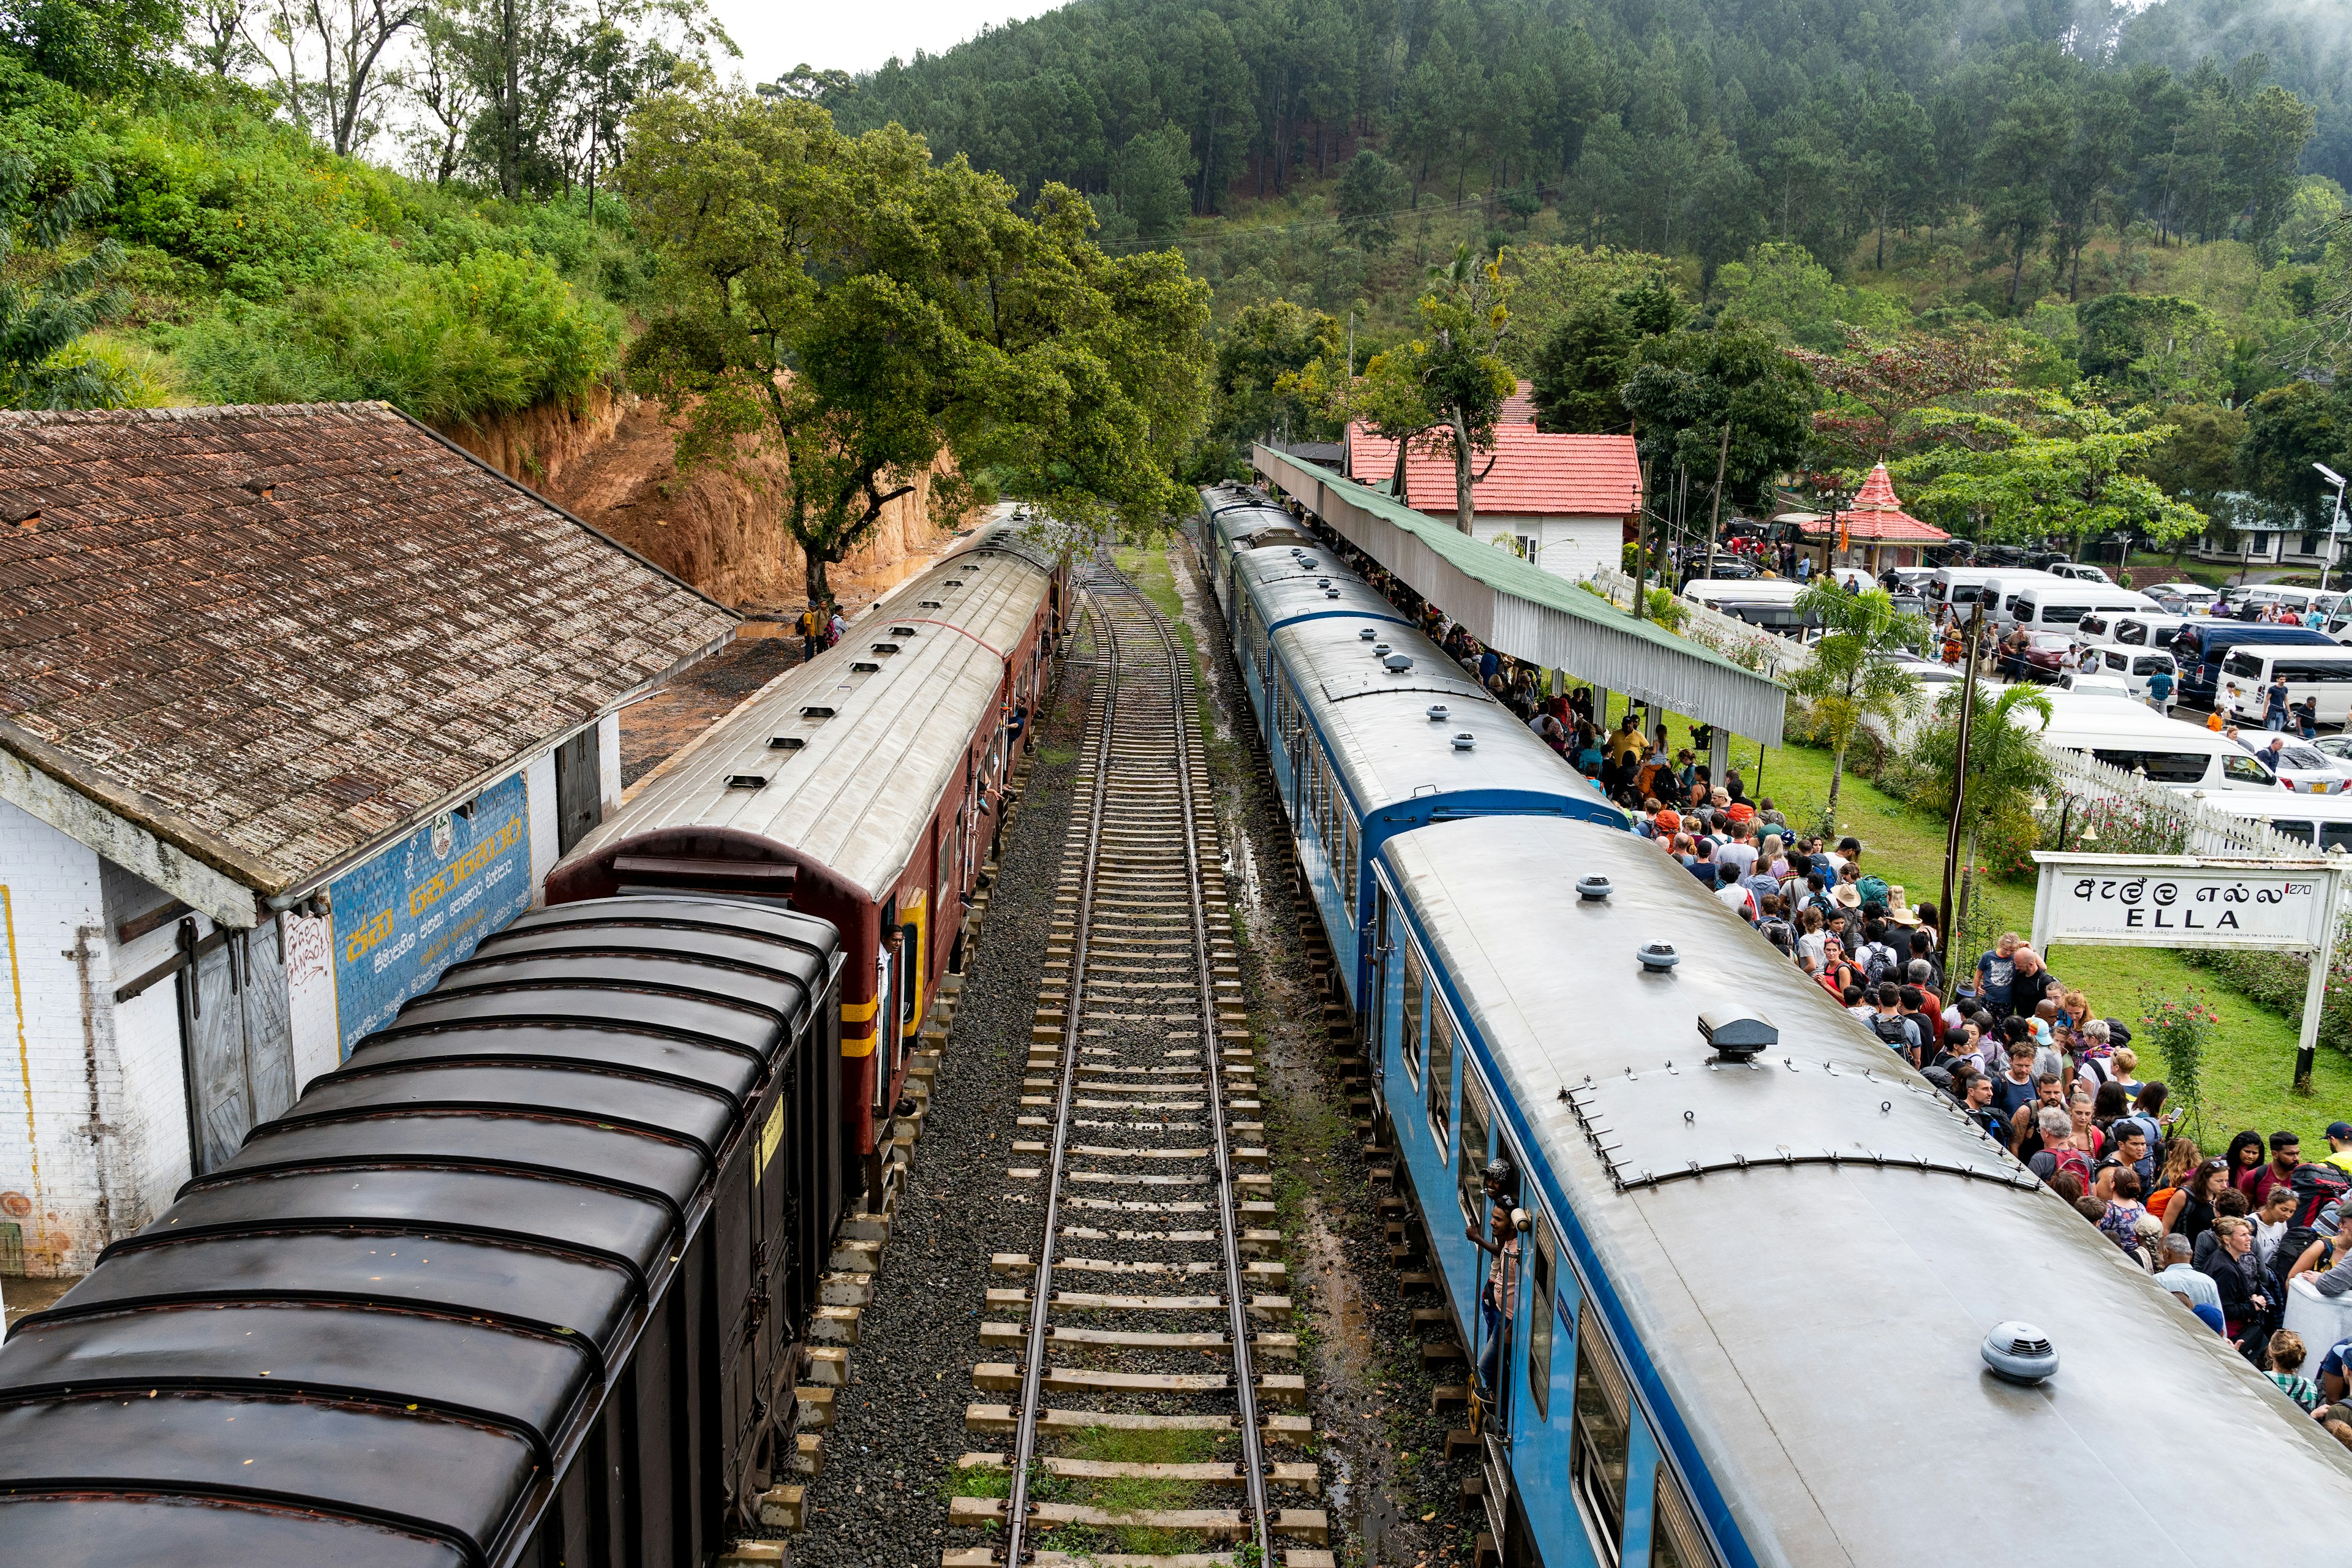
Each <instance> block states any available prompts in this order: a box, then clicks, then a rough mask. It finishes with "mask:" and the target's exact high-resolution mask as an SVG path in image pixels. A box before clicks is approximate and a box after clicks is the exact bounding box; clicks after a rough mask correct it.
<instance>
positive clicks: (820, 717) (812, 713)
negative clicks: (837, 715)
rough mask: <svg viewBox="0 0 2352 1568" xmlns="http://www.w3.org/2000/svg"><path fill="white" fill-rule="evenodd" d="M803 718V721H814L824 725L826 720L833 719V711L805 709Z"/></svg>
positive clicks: (802, 714) (802, 713) (802, 711)
mask: <svg viewBox="0 0 2352 1568" xmlns="http://www.w3.org/2000/svg"><path fill="white" fill-rule="evenodd" d="M801 717H802V718H803V719H814V720H815V721H818V722H819V723H823V722H824V721H825V720H827V719H830V718H832V717H833V710H832V709H830V708H803V709H802V710H801Z"/></svg>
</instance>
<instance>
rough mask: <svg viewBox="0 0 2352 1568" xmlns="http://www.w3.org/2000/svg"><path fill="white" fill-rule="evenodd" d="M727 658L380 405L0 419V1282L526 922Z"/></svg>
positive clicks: (603, 543) (130, 1205)
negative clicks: (637, 718) (624, 713)
mask: <svg viewBox="0 0 2352 1568" xmlns="http://www.w3.org/2000/svg"><path fill="white" fill-rule="evenodd" d="M735 626H736V616H735V615H734V614H733V612H731V611H730V610H729V609H727V608H726V607H725V606H724V605H719V604H716V603H714V602H713V601H711V600H710V599H708V598H706V597H704V596H703V595H701V594H698V593H697V592H696V591H695V590H693V589H692V588H690V587H688V585H687V584H684V583H681V582H679V581H678V580H677V579H676V578H674V577H672V576H671V575H669V574H667V573H666V572H663V571H661V570H659V569H658V568H656V567H655V566H654V565H653V564H652V563H649V562H646V561H644V560H641V559H640V558H638V557H637V556H635V555H634V554H632V553H630V552H628V551H627V550H625V549H624V548H622V547H621V546H620V545H619V544H617V543H615V542H614V541H612V540H611V539H608V538H606V537H605V536H604V535H603V534H601V533H598V532H596V531H594V530H593V529H591V528H589V527H588V526H587V525H586V524H584V523H583V522H581V521H579V520H578V519H576V518H574V517H572V515H571V514H570V513H568V512H565V511H563V510H561V509H559V508H558V507H556V506H555V505H554V504H553V503H551V502H550V501H548V500H545V499H544V498H542V497H541V496H539V495H538V494H536V493H534V492H533V491H531V490H530V489H526V488H525V487H524V486H522V485H520V484H518V483H516V482H515V481H513V480H512V479H508V478H507V477H506V476H505V475H504V474H501V473H499V472H498V471H497V470H496V469H494V468H488V467H487V466H486V465H484V464H483V463H481V462H479V461H478V460H477V459H476V458H473V457H471V456H470V455H468V454H467V453H466V452H464V451H461V450H459V449H458V448H457V447H455V446H453V445H452V444H450V443H449V442H447V441H446V440H444V439H443V438H442V437H439V436H437V435H436V434H435V433H434V432H432V431H431V430H428V429H426V428H425V426H422V425H418V424H416V423H415V422H414V421H412V420H410V419H408V418H406V417H404V416H402V415H400V414H398V413H395V412H394V410H393V409H392V408H391V407H390V406H388V405H384V404H381V403H351V404H314V405H300V406H293V407H275V408H168V409H152V410H120V411H111V412H102V413H68V414H43V413H0V938H5V940H0V1038H5V1039H7V1040H8V1041H9V1042H10V1044H11V1046H12V1047H14V1052H15V1057H16V1059H15V1060H14V1061H12V1062H11V1063H10V1064H9V1067H8V1068H7V1070H6V1071H5V1073H0V1272H6V1273H32V1274H37V1275H57V1274H67V1275H70V1274H78V1273H80V1272H82V1271H83V1270H85V1269H87V1268H89V1265H90V1263H91V1261H92V1260H93V1259H94V1258H95V1257H96V1255H97V1253H98V1251H99V1249H100V1248H101V1247H105V1246H106V1245H107V1244H108V1243H109V1242H111V1241H114V1240H117V1239H119V1238H120V1237H125V1236H128V1235H130V1234H131V1232H132V1231H135V1230H137V1229H139V1228H140V1227H141V1226H143V1225H145V1224H146V1223H147V1221H148V1220H150V1219H152V1217H153V1216H154V1215H156V1214H157V1213H159V1212H161V1211H162V1210H163V1208H164V1207H165V1206H167V1205H169V1204H170V1203H171V1202H172V1198H173V1192H174V1191H175V1189H177V1188H178V1187H179V1185H180V1184H181V1183H183V1182H184V1181H186V1180H187V1179H188V1177H189V1176H190V1174H191V1173H194V1174H198V1175H201V1174H203V1173H205V1172H207V1171H209V1170H211V1169H213V1168H214V1167H215V1166H217V1165H218V1164H219V1163H221V1162H222V1161H223V1160H225V1159H226V1158H227V1157H228V1156H229V1155H230V1154H232V1153H234V1152H236V1149H237V1147H238V1145H239V1144H240V1143H241V1142H242V1141H243V1139H244V1137H245V1134H246V1133H247V1131H250V1130H251V1129H252V1128H253V1127H254V1126H255V1125H256V1124H257V1123H258V1122H260V1121H266V1120H268V1119H269V1118H271V1117H274V1116H277V1115H278V1114H279V1113H280V1112H282V1111H283V1110H285V1109H286V1107H287V1105H288V1104H289V1103H290V1102H291V1101H292V1100H293V1098H294V1096H295V1094H296V1093H297V1092H298V1091H299V1089H300V1088H301V1087H302V1085H303V1084H304V1083H305V1082H306V1081H307V1080H309V1079H311V1078H313V1077H315V1076H317V1075H318V1074H319V1073H320V1072H322V1071H325V1070H326V1069H328V1068H332V1067H334V1066H335V1065H336V1064H337V1063H338V1062H340V1061H341V1059H342V1057H343V1055H344V1053H345V1052H346V1051H348V1050H349V1049H350V1047H351V1045H352V1041H353V1040H355V1039H356V1038H357V1037H359V1036H360V1035H362V1034H364V1033H366V1032H367V1031H368V1030H369V1029H372V1028H374V1027H377V1026H380V1025H382V1024H383V1023H384V1022H386V1021H387V1020H388V1019H389V1018H390V1017H391V1016H392V1014H393V1012H394V1010H395V1009H397V1007H398V1006H399V1005H400V1004H401V1003H402V1002H404V1001H405V1000H406V999H407V998H408V997H410V996H412V995H414V994H416V993H417V992H418V991H420V990H422V989H424V988H425V987H426V986H428V985H430V984H433V982H434V981H435V980H436V979H437V978H438V977H439V975H440V974H441V972H442V971H443V970H444V969H446V968H447V967H448V966H449V965H450V964H451V963H457V962H458V961H459V960H461V959H463V958H465V957H466V956H467V954H469V953H470V952H472V951H473V949H474V946H475V944H476V943H478V942H479V941H480V940H481V939H482V937H484V936H486V935H488V933H489V932H490V931H495V930H497V929H498V928H499V926H500V925H502V924H504V923H505V921H507V920H508V919H509V918H510V917H511V916H512V915H513V914H514V913H516V912H517V911H518V910H520V909H522V908H524V907H525V906H527V905H528V904H530V902H531V901H532V900H533V899H534V898H535V897H536V896H537V890H538V888H539V886H540V883H541V880H542V879H543V878H544V877H545V875H546V873H547V870H548V869H549V868H551V866H552V865H553V864H554V862H555V859H556V858H557V857H558V856H559V855H560V854H561V853H562V851H563V850H564V849H566V848H568V847H570V846H571V845H572V843H573V842H574V841H576V839H577V838H578V837H580V836H581V835H582V834H583V833H585V832H586V831H587V830H588V829H589V828H591V827H593V826H595V825H596V824H597V823H598V822H599V821H601V820H603V817H604V811H605V809H606V807H607V806H608V805H612V804H614V803H615V802H617V800H618V798H619V795H620V791H621V766H620V731H619V721H618V712H619V710H620V709H621V708H622V707H624V706H625V705H626V704H627V703H628V702H629V701H630V700H632V699H633V698H635V696H637V695H638V694H640V693H642V692H644V691H646V690H649V689H652V688H653V687H654V686H656V685H657V684H659V683H660V682H661V681H662V680H663V679H666V678H667V676H669V675H670V674H672V673H673V672H675V671H676V670H677V669H678V668H681V667H682V666H684V665H686V664H688V663H690V662H692V661H693V660H695V659H697V658H700V657H702V656H703V655H705V654H707V653H709V652H710V651H712V650H714V649H715V648H717V647H719V646H721V645H722V644H724V643H725V642H726V641H727V640H728V639H729V638H730V637H732V636H733V635H734V630H735ZM6 1555H7V1554H6V1553H5V1552H0V1557H5V1556H6Z"/></svg>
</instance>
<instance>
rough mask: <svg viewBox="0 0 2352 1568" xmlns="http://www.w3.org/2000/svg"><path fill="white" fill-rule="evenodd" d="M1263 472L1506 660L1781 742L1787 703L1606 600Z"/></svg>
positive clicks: (1379, 499) (1288, 461)
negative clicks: (1562, 672) (1564, 674)
mask: <svg viewBox="0 0 2352 1568" xmlns="http://www.w3.org/2000/svg"><path fill="white" fill-rule="evenodd" d="M1255 466H1256V468H1257V471H1258V472H1259V473H1261V474H1263V475H1265V478H1266V479H1268V480H1270V481H1271V482H1272V483H1273V484H1274V485H1276V487H1277V488H1278V489H1281V491H1282V492H1283V493H1284V494H1285V495H1286V496H1289V497H1290V498H1291V499H1292V500H1297V502H1299V504H1301V505H1302V506H1304V507H1306V508H1307V510H1308V511H1311V512H1313V513H1314V514H1315V515H1316V516H1317V517H1319V518H1321V519H1322V520H1323V521H1325V522H1326V523H1328V524H1329V525H1330V526H1331V528H1332V529H1334V530H1335V531H1338V533H1339V535H1340V537H1341V538H1343V539H1345V540H1347V541H1348V542H1349V543H1351V544H1353V545H1354V546H1355V547H1356V548H1357V549H1359V550H1360V551H1362V552H1364V553H1365V554H1367V555H1369V556H1370V557H1371V558H1372V559H1373V560H1375V561H1377V562H1379V563H1381V565H1382V566H1384V567H1386V568H1387V569H1388V570H1389V571H1391V572H1392V573H1394V574H1396V575H1397V576H1398V577H1399V578H1400V579H1402V581H1403V582H1404V583H1405V584H1407V585H1408V586H1410V587H1411V588H1412V590H1413V592H1415V593H1417V594H1419V595H1421V596H1422V597H1423V598H1424V599H1427V600H1429V601H1430V602H1431V603H1432V604H1434V605H1438V606H1440V607H1441V608H1443V609H1444V611H1445V613H1446V614H1447V615H1450V616H1453V617H1454V619H1455V620H1457V621H1459V622H1461V623H1462V624H1463V625H1464V626H1467V627H1468V628H1469V629H1470V633H1471V635H1472V636H1474V637H1476V638H1477V639H1478V640H1479V641H1480V642H1483V643H1485V644H1486V646H1487V647H1491V648H1494V649H1495V650H1496V651H1497V652H1499V653H1507V654H1508V655H1510V656H1511V657H1512V658H1517V659H1524V660H1526V661H1527V662H1528V663H1529V664H1536V665H1541V666H1542V667H1544V668H1547V669H1561V670H1565V671H1567V672H1568V673H1569V674H1570V676H1573V677H1574V678H1576V679H1579V680H1589V681H1591V682H1592V683H1594V684H1595V685H1597V686H1601V687H1605V688H1607V689H1610V690H1612V691H1623V692H1627V693H1630V694H1631V695H1633V696H1634V697H1636V698H1639V699H1642V700H1645V701H1656V702H1661V703H1664V705H1665V706H1666V707H1667V708H1669V709H1671V710H1674V711H1675V712H1677V713H1683V714H1687V715H1688V716H1690V717H1691V718H1693V719H1696V720H1698V721H1700V722H1702V723H1706V724H1714V725H1717V726H1720V727H1721V728H1723V729H1725V730H1728V731H1730V732H1731V733H1733V734H1735V735H1741V736H1745V737H1746V738H1748V739H1749V740H1751V741H1760V742H1763V743H1764V744H1766V745H1768V746H1777V745H1779V744H1780V725H1781V719H1782V715H1783V713H1784V712H1785V710H1786V708H1787V701H1788V693H1787V692H1786V691H1785V690H1783V689H1781V687H1780V684H1779V683H1778V682H1776V681H1774V680H1772V679H1769V678H1768V677H1766V676H1762V675H1759V674H1757V673H1756V672H1755V671H1753V670H1748V669H1743V668H1740V667H1739V666H1738V665H1736V664H1734V663H1732V662H1731V661H1730V660H1729V659H1727V658H1724V657H1723V656H1722V655H1720V654H1717V653H1714V652H1712V651H1710V650H1708V649H1706V648H1705V647H1700V646H1699V645H1698V644H1696V643H1694V642H1689V641H1686V640H1685V639H1684V638H1682V637H1676V636H1675V635H1674V634H1673V633H1672V632H1669V631H1666V630H1664V629H1663V628H1661V627H1659V626H1657V625H1655V624H1654V623H1653V622H1650V621H1643V620H1635V619H1633V617H1632V616H1629V615H1627V614H1626V613H1625V612H1624V611H1622V610H1620V609H1618V608H1617V607H1616V606H1615V605H1612V604H1610V603H1609V601H1607V600H1606V599H1603V598H1601V596H1600V595H1597V594H1590V593H1587V592H1585V590H1584V589H1582V588H1580V587H1579V586H1577V585H1576V584H1573V583H1570V582H1569V581H1568V580H1567V579H1566V578H1563V577H1558V576H1555V575H1553V574H1551V573H1549V572H1546V571H1544V570H1542V569H1541V568H1539V567H1536V566H1531V565H1529V564H1528V563H1526V562H1524V561H1522V560H1520V559H1519V558H1518V557H1517V556H1516V555H1510V554H1507V553H1505V552H1502V551H1500V550H1497V549H1495V548H1494V547H1493V546H1491V545H1486V544H1481V543H1479V542H1477V541H1476V540H1475V539H1472V538H1471V537H1469V536H1468V535H1467V534H1465V533H1461V532H1458V531H1455V530H1454V528H1453V527H1452V525H1450V524H1448V523H1444V522H1441V521H1437V520H1436V519H1433V518H1428V517H1424V516H1423V515H1422V514H1421V513H1419V512H1417V511H1414V510H1412V508H1410V507H1407V506H1405V505H1403V504H1402V502H1400V501H1398V500H1396V499H1395V498H1394V497H1392V496H1385V495H1382V494H1381V493H1380V492H1379V491H1377V490H1374V489H1370V488H1368V487H1366V486H1363V485H1360V484H1357V483H1356V482H1355V481H1353V480H1351V479H1341V478H1339V476H1338V475H1336V474H1333V473H1331V472H1329V471H1328V470H1326V469H1321V468H1315V467H1313V466H1312V465H1310V464H1307V463H1302V462H1300V461H1298V460H1297V458H1292V457H1290V456H1289V455H1288V454H1286V453H1283V452H1278V451H1276V450H1275V449H1274V448H1272V447H1265V446H1263V445H1261V446H1259V447H1256V448H1255Z"/></svg>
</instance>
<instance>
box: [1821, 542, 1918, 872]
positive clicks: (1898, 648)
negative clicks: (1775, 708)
mask: <svg viewBox="0 0 2352 1568" xmlns="http://www.w3.org/2000/svg"><path fill="white" fill-rule="evenodd" d="M1797 608H1798V610H1799V611H1800V612H1801V613H1802V614H1803V615H1804V616H1806V617H1807V618H1808V619H1810V620H1812V621H1815V622H1817V623H1818V624H1819V625H1820V626H1821V628H1822V635H1821V637H1820V638H1819V639H1818V640H1817V641H1815V642H1814V644H1813V646H1812V648H1811V657H1810V658H1807V659H1806V661H1805V663H1804V664H1803V665H1802V666H1801V668H1799V669H1798V670H1797V671H1796V672H1795V674H1794V675H1792V676H1791V677H1790V681H1789V685H1790V689H1792V690H1793V691H1795V692H1796V694H1797V695H1798V696H1799V697H1801V698H1802V699H1803V700H1804V702H1805V727H1806V729H1807V731H1809V732H1810V733H1811V734H1812V735H1813V736H1814V737H1815V738H1816V739H1818V740H1822V741H1825V742H1828V743H1829V747H1830V751H1831V752H1832V754H1833V757H1834V760H1833V761H1832V763H1831V765H1830V799H1829V807H1828V819H1827V824H1826V826H1827V827H1829V828H1832V829H1834V827H1835V826H1836V825H1837V805H1838V788H1839V786H1840V785H1841V784H1843V783H1844V781H1845V752H1846V748H1847V747H1848V746H1850V745H1852V744H1853V737H1854V733H1855V731H1858V730H1860V729H1861V728H1862V725H1863V721H1864V720H1867V719H1878V720H1880V721H1884V722H1887V723H1889V724H1891V723H1893V722H1894V721H1895V720H1897V719H1899V718H1902V717H1904V716H1906V715H1907V714H1909V713H1910V712H1911V711H1912V710H1915V709H1916V707H1917V706H1918V703H1919V678H1918V677H1917V676H1916V675H1913V674H1912V673H1911V672H1910V671H1909V670H1906V669H1904V668H1901V667H1900V666H1899V665H1897V664H1896V663H1895V659H1896V658H1899V657H1900V656H1901V655H1903V654H1905V653H1907V652H1908V651H1909V650H1910V649H1911V648H1912V647H1915V646H1916V645H1917V643H1918V641H1919V639H1920V638H1921V637H1924V636H1925V635H1926V627H1925V626H1923V625H1922V624H1921V622H1920V620H1919V617H1918V616H1913V615H1907V614H1906V613H1904V612H1903V611H1901V610H1898V609H1896V608H1895V601H1894V600H1893V599H1892V598H1890V597H1888V596H1887V594H1886V591H1885V589H1883V588H1872V589H1869V590H1867V591H1865V592H1863V593H1858V594H1856V593H1849V592H1847V591H1846V590H1845V589H1843V588H1842V587H1840V586H1838V585H1837V584H1836V583H1835V582H1833V581H1822V582H1817V583H1815V584H1813V585H1812V586H1811V587H1809V588H1807V589H1806V590H1805V591H1804V592H1803V593H1801V594H1800V595H1797Z"/></svg>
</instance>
